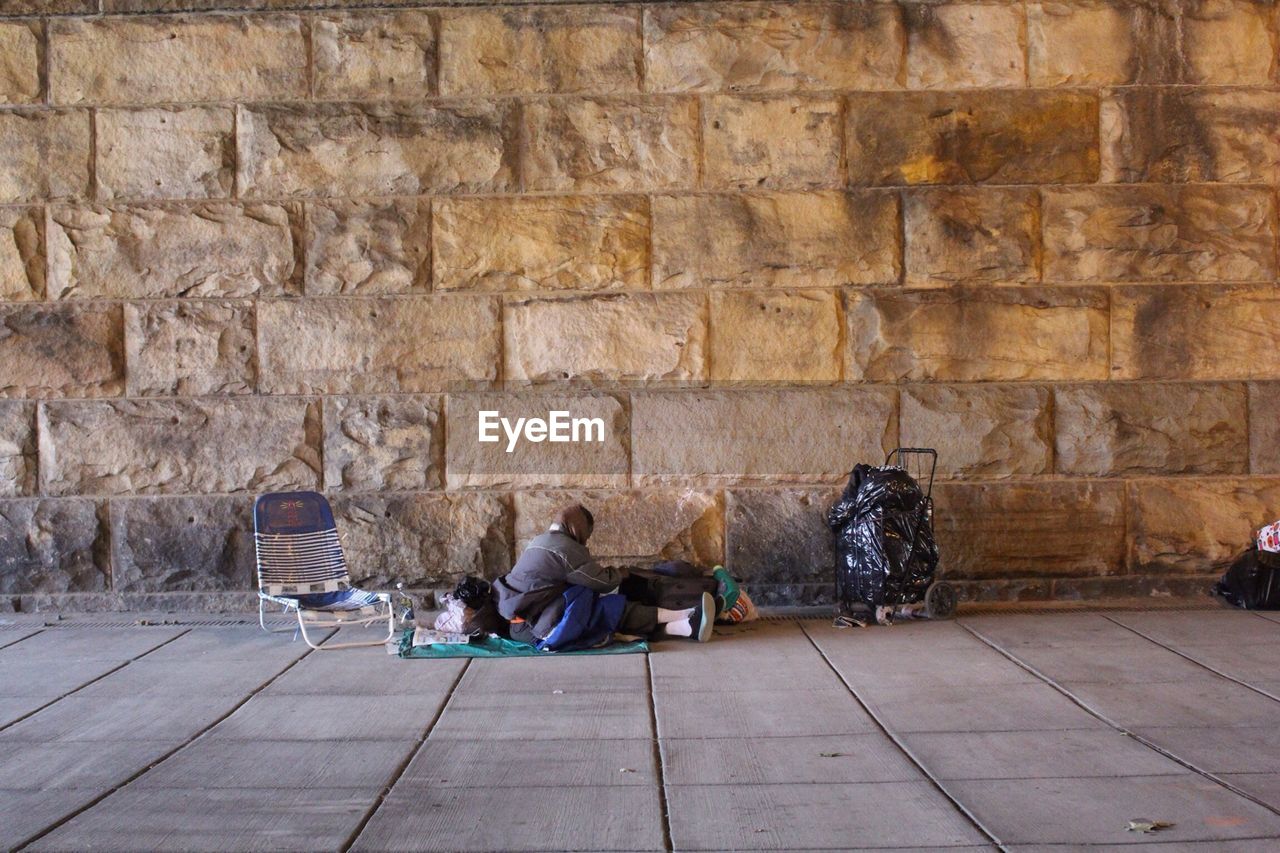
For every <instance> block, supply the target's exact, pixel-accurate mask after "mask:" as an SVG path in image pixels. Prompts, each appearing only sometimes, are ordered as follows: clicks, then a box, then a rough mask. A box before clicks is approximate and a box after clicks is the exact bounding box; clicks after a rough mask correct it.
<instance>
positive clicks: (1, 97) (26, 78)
mask: <svg viewBox="0 0 1280 853" xmlns="http://www.w3.org/2000/svg"><path fill="white" fill-rule="evenodd" d="M41 38H42V33H41V28H40V25H39V24H38V23H33V22H28V21H11V22H5V23H0V104H31V103H35V102H36V101H39V100H40V94H41V91H40V54H41V46H40V40H41Z"/></svg>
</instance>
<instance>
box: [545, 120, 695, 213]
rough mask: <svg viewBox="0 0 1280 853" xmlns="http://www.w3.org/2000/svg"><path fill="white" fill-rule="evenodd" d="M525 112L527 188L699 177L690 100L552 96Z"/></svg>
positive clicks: (661, 184) (670, 185)
mask: <svg viewBox="0 0 1280 853" xmlns="http://www.w3.org/2000/svg"><path fill="white" fill-rule="evenodd" d="M523 110H524V123H525V134H526V137H527V139H528V144H527V145H526V146H525V149H524V153H523V158H522V173H523V175H524V185H525V189H526V190H535V191H572V190H581V191H593V190H644V189H655V190H663V189H680V188H684V187H691V186H693V185H694V184H695V182H696V180H697V171H698V170H697V159H698V104H697V102H696V101H694V100H693V99H692V98H663V97H659V98H649V99H645V100H635V99H603V98H583V99H573V100H564V101H561V100H550V101H537V102H533V103H528V104H525V105H524V108H523Z"/></svg>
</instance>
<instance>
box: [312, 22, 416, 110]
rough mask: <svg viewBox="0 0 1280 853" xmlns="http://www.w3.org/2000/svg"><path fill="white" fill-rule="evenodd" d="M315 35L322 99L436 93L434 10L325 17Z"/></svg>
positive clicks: (314, 25) (317, 82)
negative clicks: (432, 11)
mask: <svg viewBox="0 0 1280 853" xmlns="http://www.w3.org/2000/svg"><path fill="white" fill-rule="evenodd" d="M311 39H312V44H311V49H312V51H313V53H314V54H315V78H316V80H315V91H316V95H317V96H319V97H321V98H415V97H417V98H420V97H422V96H424V95H430V94H432V93H433V92H434V91H435V88H436V22H435V15H434V14H432V13H431V12H426V11H422V10H418V9H415V10H412V11H405V12H349V13H346V14H340V15H322V16H320V17H317V18H315V19H314V21H313V23H312V30H311Z"/></svg>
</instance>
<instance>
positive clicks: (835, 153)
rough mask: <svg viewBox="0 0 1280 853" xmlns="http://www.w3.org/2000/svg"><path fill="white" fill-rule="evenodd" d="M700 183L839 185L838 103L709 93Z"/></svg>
mask: <svg viewBox="0 0 1280 853" xmlns="http://www.w3.org/2000/svg"><path fill="white" fill-rule="evenodd" d="M705 109H706V114H705V116H704V117H703V122H702V124H703V143H702V144H703V154H702V161H703V162H702V169H703V182H704V183H705V185H706V186H707V187H709V188H711V189H750V188H753V187H781V188H795V189H814V188H822V187H834V186H838V185H839V184H840V148H841V142H840V104H839V102H838V101H836V100H835V99H834V98H821V99H808V98H805V99H800V98H795V97H792V98H738V97H733V96H731V95H718V96H713V97H710V98H708V99H707V100H706V102H705Z"/></svg>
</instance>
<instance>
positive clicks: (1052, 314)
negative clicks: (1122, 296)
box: [845, 285, 1108, 382]
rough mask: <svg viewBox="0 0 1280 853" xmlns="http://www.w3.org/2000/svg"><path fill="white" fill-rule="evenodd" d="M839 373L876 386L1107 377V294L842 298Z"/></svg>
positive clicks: (970, 292) (965, 290) (935, 293)
mask: <svg viewBox="0 0 1280 853" xmlns="http://www.w3.org/2000/svg"><path fill="white" fill-rule="evenodd" d="M846 298H847V303H846V311H845V315H846V318H847V321H848V359H849V360H848V363H847V366H846V369H845V376H846V377H847V378H850V379H865V380H871V381H876V382H898V381H901V380H904V379H905V380H934V379H940V380H953V381H972V380H978V381H987V380H1019V379H1106V378H1107V375H1108V370H1107V328H1108V313H1107V293H1106V291H1105V290H1101V289H1094V288H1071V289H1058V288H1040V287H1025V288H1022V287H1020V288H1012V287H990V286H978V287H969V286H962V285H957V286H955V287H951V288H947V289H943V290H936V289H934V290H908V291H887V290H885V291H868V292H849V293H848V294H847V296H846Z"/></svg>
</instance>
